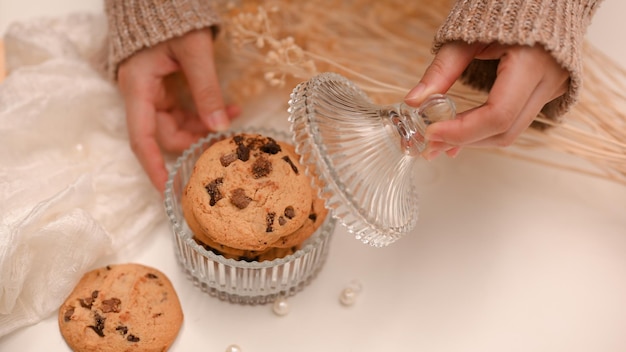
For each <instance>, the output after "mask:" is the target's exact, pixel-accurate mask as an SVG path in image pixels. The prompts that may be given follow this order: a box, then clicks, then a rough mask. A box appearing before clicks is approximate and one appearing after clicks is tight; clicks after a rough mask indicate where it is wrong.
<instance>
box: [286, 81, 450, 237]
mask: <svg viewBox="0 0 626 352" xmlns="http://www.w3.org/2000/svg"><path fill="white" fill-rule="evenodd" d="M289 114H290V116H289V121H290V122H291V131H292V133H293V139H294V144H295V146H296V149H297V151H298V153H299V154H300V156H301V163H302V164H303V165H305V166H306V168H307V172H308V173H309V174H310V175H311V176H313V178H314V180H316V181H315V182H316V186H317V187H318V190H319V194H320V196H321V197H322V198H324V199H325V200H326V207H327V208H329V209H330V210H331V213H332V216H333V217H335V218H336V219H337V220H339V222H340V223H341V224H342V225H344V226H345V227H346V228H347V229H348V231H349V232H350V233H352V234H354V235H355V237H356V238H357V239H359V240H361V241H362V242H363V243H366V244H369V245H372V246H376V247H381V246H386V245H389V244H391V243H393V242H395V241H396V240H398V239H399V238H401V237H402V236H403V235H404V234H406V233H407V232H409V231H411V230H412V229H413V228H414V227H415V225H416V223H417V219H418V194H417V189H416V185H415V181H414V180H415V177H414V176H415V175H414V172H415V171H414V167H413V166H414V164H415V161H416V159H417V158H419V154H420V152H421V151H422V150H423V148H424V147H425V140H424V137H423V136H424V130H425V128H426V127H427V125H428V124H430V123H433V122H436V121H440V120H445V119H451V118H454V116H455V108H454V104H453V103H452V101H451V100H450V99H448V98H447V97H446V96H443V95H436V96H433V97H431V98H429V99H428V100H427V101H426V102H425V103H424V104H422V106H421V107H420V108H418V109H414V108H411V107H408V106H407V105H405V104H403V103H400V104H396V105H389V106H380V105H376V104H374V103H372V101H371V100H370V99H369V98H368V96H367V95H366V94H365V93H364V92H363V91H362V90H361V89H360V88H358V87H357V86H356V85H355V84H354V83H353V82H351V81H350V80H348V79H347V78H345V77H343V76H341V75H339V74H336V73H323V74H320V75H317V76H315V77H313V78H311V79H310V80H308V81H306V82H303V83H300V84H299V85H298V86H297V87H296V88H295V89H294V90H293V92H292V94H291V99H290V101H289Z"/></svg>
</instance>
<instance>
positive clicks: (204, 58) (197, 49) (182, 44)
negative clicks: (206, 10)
mask: <svg viewBox="0 0 626 352" xmlns="http://www.w3.org/2000/svg"><path fill="white" fill-rule="evenodd" d="M172 50H173V52H174V55H175V56H176V58H177V59H178V61H179V62H180V65H181V68H182V70H183V72H184V73H185V76H186V78H187V82H188V84H189V88H190V90H191V95H192V96H193V100H194V103H195V104H196V109H197V111H198V115H199V116H200V119H201V120H202V121H203V122H204V123H205V124H206V125H207V127H208V128H210V129H212V130H215V131H222V130H225V129H227V128H228V127H229V126H230V121H229V119H228V115H227V113H226V110H225V106H224V101H223V98H222V93H221V88H220V85H219V81H218V79H217V74H216V69H215V62H214V55H213V37H212V33H211V31H210V30H200V31H195V32H190V33H188V34H187V35H185V36H184V37H181V38H180V40H179V41H174V42H173V43H172Z"/></svg>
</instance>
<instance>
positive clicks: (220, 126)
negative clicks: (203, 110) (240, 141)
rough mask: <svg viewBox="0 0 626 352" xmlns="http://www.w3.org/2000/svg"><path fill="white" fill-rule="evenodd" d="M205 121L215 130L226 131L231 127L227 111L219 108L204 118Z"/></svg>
mask: <svg viewBox="0 0 626 352" xmlns="http://www.w3.org/2000/svg"><path fill="white" fill-rule="evenodd" d="M203 121H204V123H205V124H206V125H207V127H209V128H210V129H212V130H213V131H224V130H226V129H228V127H230V121H229V120H228V116H227V115H226V111H224V110H217V111H214V112H213V113H211V114H210V115H209V116H206V117H204V118H203Z"/></svg>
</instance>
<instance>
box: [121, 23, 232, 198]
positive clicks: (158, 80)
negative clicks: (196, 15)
mask: <svg viewBox="0 0 626 352" xmlns="http://www.w3.org/2000/svg"><path fill="white" fill-rule="evenodd" d="M117 81H118V86H119V88H120V91H121V93H122V96H123V98H124V103H125V109H126V122H127V125H128V133H129V139H130V145H131V149H132V150H133V152H134V153H135V155H136V157H137V159H138V160H139V162H140V163H141V166H142V167H143V169H144V170H145V172H146V173H147V175H148V177H149V178H150V181H151V182H152V183H153V185H154V186H155V187H156V188H157V189H158V190H159V191H160V192H161V193H163V191H164V189H165V182H166V181H167V177H168V174H167V170H166V167H165V159H164V157H163V153H165V152H174V153H180V152H182V151H183V150H185V149H187V148H188V147H189V146H190V145H191V144H193V143H194V142H195V141H197V140H198V139H199V138H201V137H204V136H205V135H206V134H207V133H208V132H210V131H222V130H225V129H227V128H228V127H229V126H230V120H231V119H232V118H234V117H235V116H236V115H238V114H239V108H238V107H235V106H229V107H227V106H225V104H224V100H223V97H222V92H221V88H220V86H219V82H218V79H217V73H216V68H215V62H214V53H213V33H212V31H211V29H209V28H207V29H202V30H196V31H192V32H189V33H187V34H185V35H183V36H181V37H176V38H172V39H170V40H168V41H165V42H163V43H160V44H157V45H155V46H153V47H150V48H146V49H143V50H141V51H139V52H137V53H135V54H134V55H133V56H131V57H129V58H128V59H126V60H124V61H123V62H122V63H121V64H120V66H119V69H118V74H117ZM185 81H186V82H185ZM187 86H188V89H189V93H191V97H188V96H187V95H185V88H186V87H187Z"/></svg>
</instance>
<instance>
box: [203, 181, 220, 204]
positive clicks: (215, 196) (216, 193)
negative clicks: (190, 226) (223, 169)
mask: <svg viewBox="0 0 626 352" xmlns="http://www.w3.org/2000/svg"><path fill="white" fill-rule="evenodd" d="M222 183H224V179H223V178H222V177H219V178H216V179H215V180H213V181H211V182H209V184H208V185H206V186H204V188H205V189H206V191H207V193H208V194H209V197H211V200H210V201H209V205H210V206H214V205H215V203H217V202H218V201H219V200H220V199H222V198H224V196H222V193H221V192H220V189H219V187H220V186H221V185H222Z"/></svg>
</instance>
